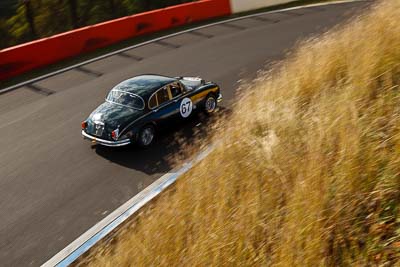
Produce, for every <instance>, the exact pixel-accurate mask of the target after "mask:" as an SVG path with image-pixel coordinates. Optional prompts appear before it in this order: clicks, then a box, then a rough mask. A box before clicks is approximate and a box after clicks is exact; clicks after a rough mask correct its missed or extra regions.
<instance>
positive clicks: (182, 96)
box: [168, 82, 193, 119]
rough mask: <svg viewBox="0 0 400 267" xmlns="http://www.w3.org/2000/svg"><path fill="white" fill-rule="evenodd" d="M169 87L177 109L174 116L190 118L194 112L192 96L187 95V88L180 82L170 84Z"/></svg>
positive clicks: (176, 117)
mask: <svg viewBox="0 0 400 267" xmlns="http://www.w3.org/2000/svg"><path fill="white" fill-rule="evenodd" d="M168 89H169V91H170V95H171V100H172V102H173V103H172V106H173V107H174V110H175V112H174V115H173V118H175V119H185V118H188V117H189V116H190V115H191V114H192V112H193V103H192V100H191V99H190V97H188V96H187V93H186V91H185V88H184V87H183V86H182V85H181V84H180V83H179V82H175V83H172V84H170V85H168Z"/></svg>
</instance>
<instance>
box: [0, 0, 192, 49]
mask: <svg viewBox="0 0 400 267" xmlns="http://www.w3.org/2000/svg"><path fill="white" fill-rule="evenodd" d="M185 2H193V0H19V1H18V0H2V1H1V2H0V36H2V38H0V49H2V48H6V47H9V46H13V45H17V44H20V43H24V42H28V41H31V40H35V39H39V38H42V37H47V36H51V35H54V34H57V33H60V32H65V31H68V30H71V29H75V28H79V27H83V26H87V25H92V24H96V23H99V22H103V21H107V20H110V19H114V18H119V17H123V16H126V15H131V14H135V13H140V12H143V11H147V10H152V9H157V8H162V7H166V6H171V5H176V4H181V3H185Z"/></svg>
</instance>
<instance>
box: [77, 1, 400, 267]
mask: <svg viewBox="0 0 400 267" xmlns="http://www.w3.org/2000/svg"><path fill="white" fill-rule="evenodd" d="M399 17H400V2H399V1H397V0H386V1H382V2H381V3H380V4H379V5H377V6H376V7H375V8H373V9H372V10H371V11H370V12H369V13H367V14H365V15H363V16H362V17H359V18H357V19H355V20H354V21H353V22H351V23H349V24H348V25H347V26H346V27H345V28H343V29H335V30H333V31H331V32H329V33H327V34H325V35H323V36H320V37H316V38H313V39H309V40H306V41H304V42H303V43H301V44H300V45H299V47H298V48H297V49H296V50H295V51H294V52H293V53H291V54H290V55H289V56H288V60H286V61H285V62H282V63H279V64H277V65H276V66H275V68H274V70H273V71H271V72H264V73H262V74H260V76H259V77H258V78H257V79H256V80H255V81H254V82H253V83H252V84H249V85H248V87H247V88H246V86H244V87H243V88H242V90H241V91H242V92H245V93H243V94H242V95H241V101H240V102H237V103H236V104H235V107H234V109H233V110H234V111H233V114H231V116H230V117H229V118H228V119H227V120H226V121H225V120H221V121H220V123H219V126H218V130H217V131H215V134H214V138H215V140H216V141H217V142H218V143H219V145H218V146H217V148H216V149H215V150H214V151H213V152H212V153H211V154H210V155H209V157H207V158H206V159H205V160H203V161H202V162H201V163H200V164H198V165H197V166H195V167H194V168H193V169H192V170H190V172H188V173H187V174H186V175H184V176H183V177H182V178H181V179H180V180H179V181H178V182H177V183H176V185H175V187H174V188H173V190H169V191H167V192H166V193H165V194H163V195H162V196H160V197H159V198H158V199H157V201H156V202H154V203H153V204H152V205H151V206H148V207H147V208H145V209H144V210H143V211H142V212H141V213H140V214H139V215H138V216H137V217H136V218H135V220H134V221H132V222H130V223H129V224H126V225H125V226H124V227H123V228H122V229H120V230H119V231H118V232H117V233H116V234H115V235H114V236H113V237H112V238H111V239H109V240H108V242H106V243H104V244H102V246H98V247H96V248H95V249H94V250H92V251H91V252H90V253H89V254H88V255H86V257H85V258H84V259H81V261H80V262H79V263H77V264H78V265H93V266H159V265H161V266H168V265H170V266H177V265H178V266H179V265H184V266H188V265H192V266H209V265H218V266H220V265H223V266H224V265H234V266H242V265H245V266H253V265H256V266H259V265H274V266H321V265H324V266H325V265H327V266H336V265H339V266H341V265H343V266H347V265H357V266H358V265H361V266H369V265H382V266H388V265H398V264H400V216H399V202H400V87H399V86H400V20H399V19H398V18H399Z"/></svg>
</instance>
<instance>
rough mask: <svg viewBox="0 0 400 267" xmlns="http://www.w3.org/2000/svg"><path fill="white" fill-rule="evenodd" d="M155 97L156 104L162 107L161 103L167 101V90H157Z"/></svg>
mask: <svg viewBox="0 0 400 267" xmlns="http://www.w3.org/2000/svg"><path fill="white" fill-rule="evenodd" d="M156 96H157V103H158V105H159V106H160V105H162V104H163V103H165V102H167V101H168V100H169V95H168V89H167V88H166V87H164V88H161V89H160V90H158V92H157V93H156Z"/></svg>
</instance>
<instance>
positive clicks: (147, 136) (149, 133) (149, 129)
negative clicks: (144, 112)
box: [137, 124, 156, 147]
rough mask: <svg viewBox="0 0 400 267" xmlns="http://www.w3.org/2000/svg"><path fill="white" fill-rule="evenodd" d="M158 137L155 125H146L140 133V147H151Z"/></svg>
mask: <svg viewBox="0 0 400 267" xmlns="http://www.w3.org/2000/svg"><path fill="white" fill-rule="evenodd" d="M155 136H156V129H155V128H154V126H153V125H150V124H149V125H145V126H144V127H143V128H142V129H141V130H140V132H139V136H138V141H137V143H138V145H139V146H140V147H149V146H151V145H152V144H153V142H154V138H155Z"/></svg>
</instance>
